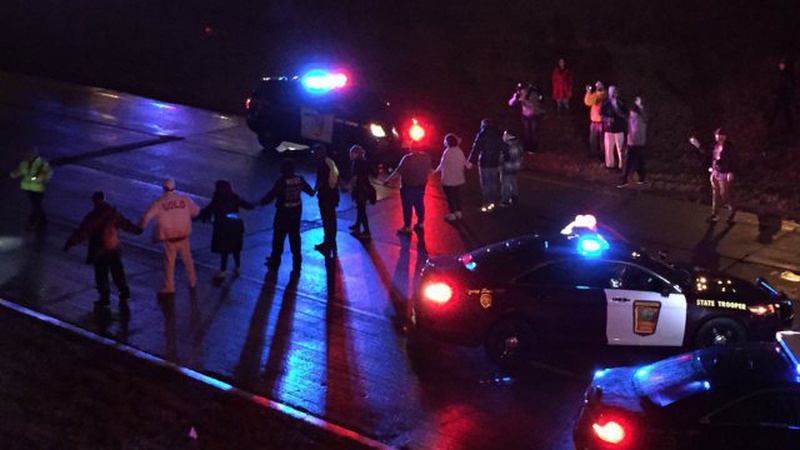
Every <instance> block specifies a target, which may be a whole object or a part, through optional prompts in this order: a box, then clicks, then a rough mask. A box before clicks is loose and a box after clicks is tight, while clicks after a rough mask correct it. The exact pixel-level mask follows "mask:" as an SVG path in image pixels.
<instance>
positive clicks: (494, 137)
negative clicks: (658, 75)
mask: <svg viewBox="0 0 800 450" xmlns="http://www.w3.org/2000/svg"><path fill="white" fill-rule="evenodd" d="M505 148H506V143H505V142H503V133H502V132H501V131H500V130H499V129H498V128H497V126H496V125H495V123H494V121H492V120H490V119H483V120H482V121H481V129H480V131H479V132H478V135H477V136H475V142H473V143H472V151H471V152H470V154H469V162H470V163H472V164H476V163H477V164H478V171H479V172H480V176H481V192H482V193H483V206H481V211H483V212H490V211H492V210H493V209H494V208H495V206H496V205H497V203H498V202H499V201H500V155H501V154H502V152H503V150H504V149H505Z"/></svg>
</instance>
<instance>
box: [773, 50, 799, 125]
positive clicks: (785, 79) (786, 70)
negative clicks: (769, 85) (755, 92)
mask: <svg viewBox="0 0 800 450" xmlns="http://www.w3.org/2000/svg"><path fill="white" fill-rule="evenodd" d="M793 66H794V64H793V63H792V62H791V61H788V60H786V59H781V60H780V61H779V62H778V86H777V88H776V89H775V103H774V106H773V107H772V113H771V114H770V116H769V121H768V124H769V126H770V127H772V125H774V124H775V120H776V119H777V118H778V114H783V117H784V120H785V121H786V131H792V129H793V126H794V124H793V120H792V103H793V101H794V88H795V78H794V67H793Z"/></svg>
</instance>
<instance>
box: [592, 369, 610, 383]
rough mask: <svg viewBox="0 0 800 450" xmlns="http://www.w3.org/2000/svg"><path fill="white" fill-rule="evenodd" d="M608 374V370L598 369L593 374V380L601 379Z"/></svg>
mask: <svg viewBox="0 0 800 450" xmlns="http://www.w3.org/2000/svg"><path fill="white" fill-rule="evenodd" d="M607 373H608V369H600V370H598V371H596V372H595V373H594V379H595V380H597V379H599V378H603V377H604V376H606V374H607Z"/></svg>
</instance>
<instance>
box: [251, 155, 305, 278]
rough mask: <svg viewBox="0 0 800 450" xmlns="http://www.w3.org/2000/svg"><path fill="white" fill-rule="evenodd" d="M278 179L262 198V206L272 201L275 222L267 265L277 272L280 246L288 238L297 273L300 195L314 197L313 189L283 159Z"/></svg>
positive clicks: (301, 262)
mask: <svg viewBox="0 0 800 450" xmlns="http://www.w3.org/2000/svg"><path fill="white" fill-rule="evenodd" d="M281 175H282V176H281V177H280V178H278V179H277V180H276V181H275V184H274V185H273V186H272V189H270V191H269V192H268V193H267V195H265V196H264V198H262V199H261V202H260V203H261V205H268V204H270V203H272V202H273V201H274V202H275V219H274V222H273V225H272V254H271V255H270V256H269V257H268V258H267V261H266V266H267V269H269V270H270V271H273V272H274V271H276V270H278V267H280V265H281V257H282V256H283V246H284V245H285V243H286V237H287V236H288V237H289V247H290V248H291V249H292V270H293V271H294V272H295V273H297V272H298V271H299V270H300V268H301V266H302V264H303V253H302V245H301V241H300V219H301V218H302V217H303V200H302V199H301V198H300V194H301V193H303V192H305V193H306V194H307V195H310V196H312V197H313V196H314V189H312V188H311V186H310V185H309V184H308V183H307V182H306V180H305V179H304V178H303V177H301V176H300V175H296V174H295V173H294V161H292V160H291V159H284V160H283V161H282V162H281Z"/></svg>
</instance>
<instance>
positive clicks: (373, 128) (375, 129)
mask: <svg viewBox="0 0 800 450" xmlns="http://www.w3.org/2000/svg"><path fill="white" fill-rule="evenodd" d="M369 132H370V133H372V135H373V136H375V137H376V138H378V139H380V138H385V137H386V130H384V129H383V127H382V126H380V125H378V124H377V123H371V124H369Z"/></svg>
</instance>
